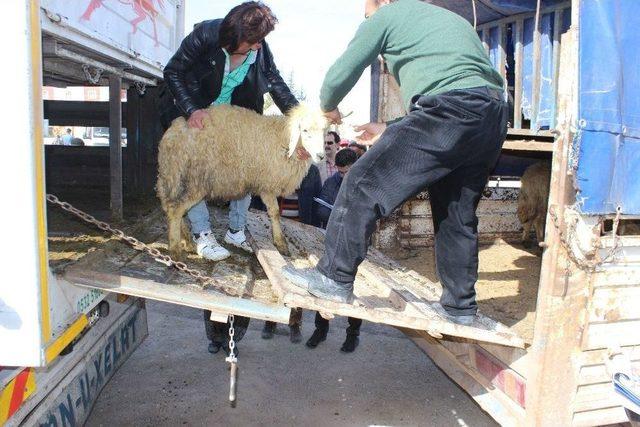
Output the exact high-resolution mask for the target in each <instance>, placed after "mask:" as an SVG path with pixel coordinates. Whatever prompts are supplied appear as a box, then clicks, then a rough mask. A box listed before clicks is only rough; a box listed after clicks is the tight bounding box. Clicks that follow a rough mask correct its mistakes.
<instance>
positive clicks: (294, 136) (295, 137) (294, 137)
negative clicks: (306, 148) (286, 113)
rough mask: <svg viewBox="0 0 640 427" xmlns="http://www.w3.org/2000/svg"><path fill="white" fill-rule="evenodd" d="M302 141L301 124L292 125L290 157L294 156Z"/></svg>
mask: <svg viewBox="0 0 640 427" xmlns="http://www.w3.org/2000/svg"><path fill="white" fill-rule="evenodd" d="M298 141H300V123H292V124H291V134H290V135H289V157H291V156H293V152H294V151H296V147H297V146H298Z"/></svg>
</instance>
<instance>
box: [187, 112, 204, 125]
mask: <svg viewBox="0 0 640 427" xmlns="http://www.w3.org/2000/svg"><path fill="white" fill-rule="evenodd" d="M205 117H207V112H206V111H205V110H196V111H194V112H193V113H191V115H190V116H189V119H188V120H187V124H188V125H189V127H191V128H197V129H204V121H203V120H204V118H205Z"/></svg>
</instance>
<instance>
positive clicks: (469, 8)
mask: <svg viewBox="0 0 640 427" xmlns="http://www.w3.org/2000/svg"><path fill="white" fill-rule="evenodd" d="M426 1H427V2H428V3H432V4H435V5H436V6H440V7H444V8H446V9H449V10H451V11H453V12H455V13H457V14H459V15H462V16H464V17H465V18H467V19H468V20H469V21H470V22H472V21H473V3H472V2H471V0H426ZM564 1H566V0H543V1H542V7H543V8H545V7H549V6H554V5H556V4H559V3H563V2H564ZM536 2H537V0H477V1H476V19H477V24H478V25H480V24H484V23H486V22H490V21H495V20H496V19H500V18H504V17H507V16H511V15H517V14H518V13H526V12H534V11H535V10H536Z"/></svg>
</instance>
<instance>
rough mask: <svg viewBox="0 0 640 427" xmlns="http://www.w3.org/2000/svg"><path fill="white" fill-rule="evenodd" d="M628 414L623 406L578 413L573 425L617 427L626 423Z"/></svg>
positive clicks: (578, 426)
mask: <svg viewBox="0 0 640 427" xmlns="http://www.w3.org/2000/svg"><path fill="white" fill-rule="evenodd" d="M627 421H628V419H627V414H626V412H625V411H624V408H623V407H622V406H616V407H613V408H602V409H595V410H592V411H584V412H576V413H575V414H573V422H572V423H571V425H573V426H575V427H591V426H597V425H615V424H618V423H621V424H623V423H626V422H627Z"/></svg>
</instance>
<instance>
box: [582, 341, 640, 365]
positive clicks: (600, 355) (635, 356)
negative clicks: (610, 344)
mask: <svg viewBox="0 0 640 427" xmlns="http://www.w3.org/2000/svg"><path fill="white" fill-rule="evenodd" d="M621 350H622V352H623V353H624V355H625V357H628V358H629V360H640V345H636V346H629V347H621ZM608 358H609V350H608V349H601V350H588V351H583V352H582V353H581V354H580V365H582V366H586V365H599V364H604V363H605V361H606V360H607V359H608Z"/></svg>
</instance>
